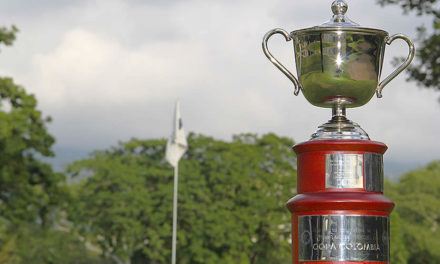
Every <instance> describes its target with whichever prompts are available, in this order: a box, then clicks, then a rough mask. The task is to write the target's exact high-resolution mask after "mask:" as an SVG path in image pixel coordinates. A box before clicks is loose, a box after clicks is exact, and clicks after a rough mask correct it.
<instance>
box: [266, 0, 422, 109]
mask: <svg viewBox="0 0 440 264" xmlns="http://www.w3.org/2000/svg"><path fill="white" fill-rule="evenodd" d="M347 8H348V7H347V6H346V4H345V2H343V1H335V2H334V3H333V5H332V10H333V13H334V16H333V18H332V20H330V21H329V22H327V23H325V24H322V25H320V26H316V27H312V28H307V29H301V30H297V31H293V32H291V33H288V32H286V31H285V30H283V29H278V28H277V29H273V30H271V31H269V32H268V33H267V34H266V35H265V36H264V39H263V51H264V53H265V55H266V56H267V57H268V58H269V60H270V61H271V62H272V63H273V64H274V65H275V66H276V67H278V68H279V69H280V70H281V71H282V72H283V73H284V74H285V75H286V76H287V77H288V78H289V79H290V80H291V81H292V82H293V83H294V85H295V94H296V95H298V93H299V91H300V90H301V91H302V92H303V94H304V96H305V98H306V99H307V100H308V101H309V102H310V103H311V104H313V105H315V106H319V107H326V108H332V107H334V106H335V105H338V106H344V107H346V108H351V107H358V106H362V105H364V104H366V103H368V101H370V99H371V98H372V97H373V95H374V93H375V92H376V93H377V96H378V97H382V89H383V88H384V87H385V85H387V84H388V83H389V82H390V81H391V80H392V79H393V78H395V77H396V76H397V75H398V74H399V73H400V72H402V71H403V70H404V69H405V68H406V67H407V66H408V65H409V64H410V63H411V61H412V59H413V57H414V53H415V48H414V45H413V43H412V42H411V40H410V39H409V38H407V37H406V36H404V35H402V34H396V35H393V36H391V37H390V36H389V35H388V33H387V32H386V31H383V30H380V29H372V28H363V27H360V26H359V25H357V24H355V23H354V22H352V21H350V20H349V19H348V18H346V17H345V12H346V11H347ZM274 34H281V35H283V36H284V37H285V39H286V41H290V40H293V46H294V54H295V61H296V69H297V76H298V79H297V78H296V77H295V76H294V75H293V74H292V73H291V72H290V71H289V70H287V69H286V68H285V67H284V66H283V65H282V64H281V63H280V62H279V61H278V60H277V59H275V57H273V55H272V54H271V53H270V52H269V50H268V47H267V42H268V40H269V38H270V37H271V36H272V35H274ZM395 39H403V40H404V41H406V43H407V44H408V46H409V55H408V57H407V59H406V60H405V61H404V62H403V63H402V65H400V66H399V67H398V68H397V69H396V70H395V71H394V72H392V73H391V74H390V75H389V76H388V77H387V78H385V79H384V80H383V81H382V82H380V78H381V72H382V65H383V59H384V54H385V46H386V45H387V44H388V45H389V44H391V43H392V42H393V41H394V40H395Z"/></svg>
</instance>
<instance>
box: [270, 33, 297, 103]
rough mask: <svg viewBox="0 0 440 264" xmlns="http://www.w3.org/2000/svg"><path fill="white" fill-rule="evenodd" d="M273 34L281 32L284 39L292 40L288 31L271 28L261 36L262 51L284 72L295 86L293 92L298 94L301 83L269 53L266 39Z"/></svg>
mask: <svg viewBox="0 0 440 264" xmlns="http://www.w3.org/2000/svg"><path fill="white" fill-rule="evenodd" d="M274 34H281V35H283V36H284V38H285V39H286V41H290V40H292V38H291V37H290V35H289V33H288V32H287V31H285V30H283V29H280V28H276V29H273V30H271V31H269V32H267V33H266V35H265V36H264V38H263V51H264V54H266V57H267V58H268V59H269V60H270V61H271V62H272V63H273V64H274V65H275V66H276V67H277V68H278V69H279V70H280V71H281V72H282V73H284V74H285V75H286V76H287V78H289V79H290V80H291V81H292V82H293V85H294V86H295V90H294V92H293V93H294V94H295V95H298V94H299V90H300V89H301V85H300V83H299V82H298V80H297V79H296V77H295V76H294V75H293V74H292V73H291V72H290V71H289V70H288V69H287V68H286V67H284V66H283V65H282V64H281V63H280V62H279V61H278V60H277V59H275V57H274V56H272V54H271V53H270V51H269V49H268V48H267V41H268V40H269V38H270V37H272V35H274Z"/></svg>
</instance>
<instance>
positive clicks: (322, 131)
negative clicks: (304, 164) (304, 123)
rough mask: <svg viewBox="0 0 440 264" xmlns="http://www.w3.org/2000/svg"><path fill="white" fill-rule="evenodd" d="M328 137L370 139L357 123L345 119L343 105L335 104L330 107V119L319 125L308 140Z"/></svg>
mask: <svg viewBox="0 0 440 264" xmlns="http://www.w3.org/2000/svg"><path fill="white" fill-rule="evenodd" d="M328 139H360V140H370V137H369V136H368V134H367V133H366V132H365V131H364V130H363V129H362V128H361V127H360V126H359V125H358V124H356V123H354V122H352V121H350V120H349V119H347V117H346V116H345V106H344V105H335V106H333V108H332V119H330V120H329V121H328V122H327V123H325V124H322V125H320V126H319V127H318V131H316V133H314V134H313V135H312V138H311V139H310V140H328Z"/></svg>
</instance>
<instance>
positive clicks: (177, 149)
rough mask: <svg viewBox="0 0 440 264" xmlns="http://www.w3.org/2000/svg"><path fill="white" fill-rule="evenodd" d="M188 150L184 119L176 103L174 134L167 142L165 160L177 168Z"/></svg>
mask: <svg viewBox="0 0 440 264" xmlns="http://www.w3.org/2000/svg"><path fill="white" fill-rule="evenodd" d="M187 149H188V143H187V142H186V137H185V131H183V123H182V118H181V117H180V104H179V101H177V102H176V110H175V112H174V124H173V133H172V134H171V137H170V138H169V139H168V142H167V150H166V153H165V159H166V160H167V161H168V162H169V163H170V164H171V165H172V166H173V167H176V166H177V163H178V162H179V160H180V158H181V157H182V156H183V154H185V152H186V150H187Z"/></svg>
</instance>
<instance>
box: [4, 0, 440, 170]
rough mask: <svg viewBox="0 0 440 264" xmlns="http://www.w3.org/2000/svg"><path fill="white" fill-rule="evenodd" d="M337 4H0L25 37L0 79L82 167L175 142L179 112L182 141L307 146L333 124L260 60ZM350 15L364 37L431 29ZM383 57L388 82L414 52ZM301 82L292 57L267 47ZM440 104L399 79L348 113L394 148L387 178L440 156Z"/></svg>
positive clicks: (205, 0)
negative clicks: (24, 94) (20, 90)
mask: <svg viewBox="0 0 440 264" xmlns="http://www.w3.org/2000/svg"><path fill="white" fill-rule="evenodd" d="M331 2H332V1H331V0H325V1H324V0H308V1H297V0H272V1H255V0H252V1H251V0H235V1H232V0H223V1H213V0H212V1H209V0H187V1H183V0H157V1H153V0H147V1H141V0H132V1H122V0H105V1H104V0H102V1H69V0H62V1H60V0H58V1H55V0H54V1H49V0H45V1H30V0H29V1H17V0H16V1H0V4H1V6H0V7H1V8H0V17H1V18H2V25H11V24H15V25H16V26H17V27H18V28H19V29H20V33H19V34H18V38H17V41H16V43H15V45H14V46H13V47H4V48H2V50H1V54H0V74H1V75H3V76H4V75H7V76H12V77H13V78H14V79H15V80H16V82H17V83H19V84H21V85H23V86H24V87H25V88H26V89H27V90H28V91H29V92H31V93H34V94H35V95H36V97H37V99H38V102H39V108H40V109H41V110H42V111H43V113H44V115H49V116H51V117H52V118H53V122H52V123H51V124H50V126H49V130H50V132H51V133H52V135H54V136H55V138H56V140H57V143H56V146H55V150H56V151H57V154H58V155H59V156H60V157H65V158H64V159H69V158H72V157H84V156H85V155H86V154H87V153H89V152H91V151H92V150H95V149H105V148H108V147H109V146H112V145H115V144H117V142H118V141H126V140H129V139H130V138H132V137H137V138H142V139H149V138H164V137H167V136H168V135H169V134H170V132H171V119H172V113H173V107H174V101H175V100H176V99H177V98H179V99H180V101H181V112H182V116H183V120H184V126H185V129H186V131H194V132H198V133H203V134H207V135H211V136H214V137H216V138H220V139H230V138H231V135H233V134H237V133H242V132H252V133H266V132H275V133H277V134H279V135H283V136H288V137H291V138H293V139H294V140H295V141H297V142H300V141H305V140H308V139H309V137H310V135H311V134H312V133H313V132H314V131H316V129H317V127H318V125H320V124H322V123H324V122H326V121H327V120H328V119H329V118H330V114H331V111H330V110H329V109H323V108H317V107H314V106H312V105H310V104H309V103H308V102H307V101H306V99H305V98H304V97H303V95H302V94H300V95H299V96H298V97H295V96H294V95H293V92H292V91H293V85H292V84H291V82H290V81H289V80H288V79H287V78H286V77H285V76H284V75H283V74H282V73H281V72H279V71H278V70H277V69H276V68H275V67H274V66H273V65H272V64H271V63H270V62H269V61H268V60H267V59H266V57H265V56H264V54H263V53H262V51H261V40H262V37H263V35H264V34H265V33H266V32H267V31H269V30H270V29H272V28H275V27H281V28H284V29H286V30H288V31H293V30H297V29H301V28H305V27H310V26H315V25H318V24H321V23H323V22H326V21H327V20H328V19H329V18H330V17H331V11H330V4H331ZM348 3H349V10H348V12H347V15H348V16H349V17H350V19H352V20H354V21H355V22H357V23H359V24H361V25H362V26H364V27H374V28H381V29H384V30H386V31H388V32H389V33H390V34H394V33H404V34H407V35H408V36H410V37H412V38H413V39H415V38H416V32H415V27H416V26H418V25H420V24H422V23H425V24H427V25H428V26H429V21H428V20H426V21H424V20H423V18H420V17H415V16H411V15H410V16H405V15H403V13H402V11H401V10H400V9H399V8H398V7H385V8H383V7H380V6H378V5H376V4H375V1H372V0H370V1H365V0H351V1H348ZM398 42H399V41H395V42H394V43H393V45H392V46H388V47H387V49H386V58H385V62H384V72H383V75H384V76H385V75H387V74H388V73H390V72H391V70H392V65H391V60H392V58H393V57H394V56H406V55H407V50H408V49H407V47H406V46H405V44H404V43H403V42H399V43H398ZM269 46H270V48H271V50H272V53H274V54H275V55H276V56H277V57H278V58H280V60H281V61H282V62H284V63H285V65H287V66H288V67H289V68H290V69H291V70H292V71H294V63H293V62H294V58H293V48H292V44H291V43H286V42H285V41H284V40H283V38H282V37H274V38H272V39H271V42H270V44H269ZM439 96H440V93H435V92H433V91H430V90H427V89H419V88H417V87H416V85H415V84H414V83H411V82H410V83H408V82H406V81H405V76H404V74H402V75H401V76H399V77H398V78H397V79H395V80H394V81H393V82H391V83H390V84H389V85H388V86H387V87H386V88H385V89H384V98H382V99H377V98H376V97H374V98H373V99H372V100H371V102H370V103H368V104H367V105H366V106H364V107H361V108H357V109H349V110H347V115H348V117H349V118H350V119H352V120H353V121H355V122H357V123H358V124H360V125H361V126H362V127H363V128H364V129H365V130H366V131H367V133H369V135H370V137H371V138H372V139H373V140H377V141H382V142H384V143H386V144H387V145H388V147H389V150H388V152H387V154H386V155H385V161H386V165H385V167H386V168H387V164H388V170H389V171H391V170H390V168H392V169H393V170H396V168H397V170H398V168H399V166H400V167H401V168H402V170H403V169H408V168H414V167H417V166H422V165H424V164H426V163H427V162H429V161H431V160H434V159H438V158H439V157H440V142H439V140H438V137H439V136H438V135H439V134H440V115H439V113H440V104H439V103H438V102H437V98H438V97H439Z"/></svg>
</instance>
